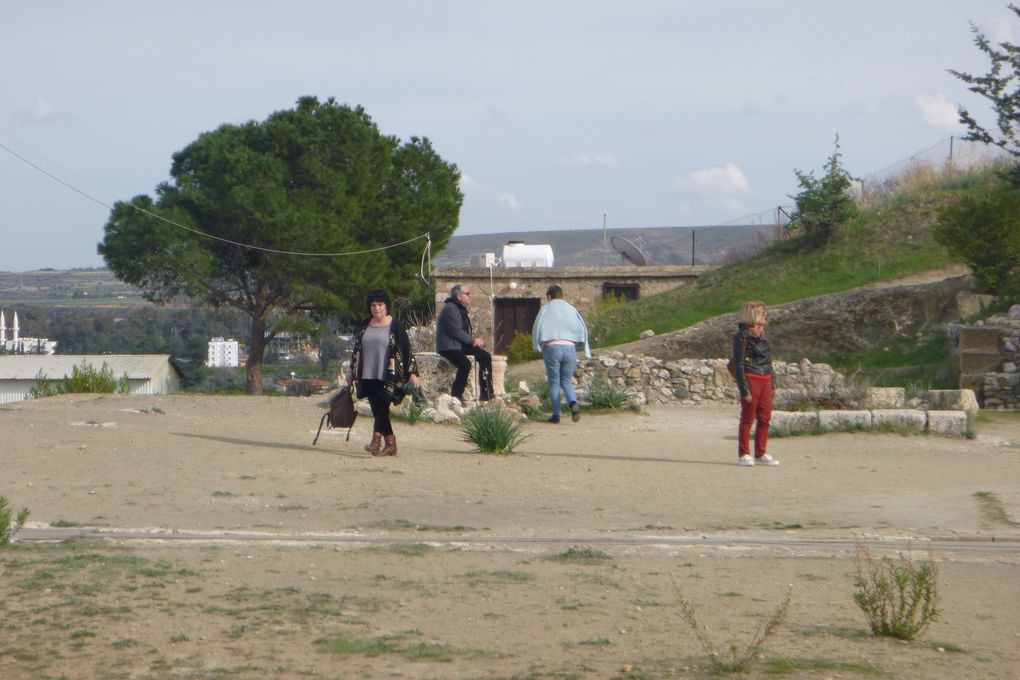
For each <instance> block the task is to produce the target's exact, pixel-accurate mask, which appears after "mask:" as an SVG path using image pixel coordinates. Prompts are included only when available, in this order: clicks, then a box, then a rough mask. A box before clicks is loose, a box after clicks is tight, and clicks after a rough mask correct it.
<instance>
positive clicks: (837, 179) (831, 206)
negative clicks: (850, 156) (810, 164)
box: [790, 135, 857, 247]
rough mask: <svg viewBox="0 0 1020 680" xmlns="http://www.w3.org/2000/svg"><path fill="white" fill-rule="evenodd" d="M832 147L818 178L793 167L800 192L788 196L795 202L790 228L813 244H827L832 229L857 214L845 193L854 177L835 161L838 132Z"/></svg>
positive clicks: (853, 203)
mask: <svg viewBox="0 0 1020 680" xmlns="http://www.w3.org/2000/svg"><path fill="white" fill-rule="evenodd" d="M835 146H836V149H835V151H833V153H832V155H831V156H829V160H828V162H827V163H826V165H825V167H826V170H825V175H824V176H823V177H822V178H821V179H815V176H814V173H813V172H811V173H803V172H801V171H800V170H794V173H795V174H796V175H797V181H798V183H799V184H800V187H801V192H800V193H799V194H797V195H796V196H791V197H790V198H792V199H793V200H794V201H796V203H797V212H796V213H795V214H794V216H793V219H792V220H791V221H790V229H791V230H793V231H795V232H801V233H803V234H804V235H805V236H806V237H807V240H808V242H809V243H810V244H811V245H812V246H814V247H818V246H823V245H825V244H827V243H828V242H829V239H830V238H832V235H833V233H834V232H835V231H836V228H837V227H839V225H841V224H843V223H845V222H847V221H849V220H850V219H852V218H853V217H854V216H855V215H856V214H857V204H856V203H855V202H854V198H853V196H851V195H850V193H849V189H850V187H851V185H852V184H853V182H854V178H853V177H851V176H850V173H848V172H847V171H846V170H844V169H843V166H842V165H841V164H840V162H839V159H840V153H839V135H837V136H836V143H835Z"/></svg>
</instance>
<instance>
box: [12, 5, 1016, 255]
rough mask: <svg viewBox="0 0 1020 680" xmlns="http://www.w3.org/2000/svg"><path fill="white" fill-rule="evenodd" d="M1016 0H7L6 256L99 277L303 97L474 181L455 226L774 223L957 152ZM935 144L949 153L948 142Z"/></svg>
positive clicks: (1009, 31) (1008, 36)
mask: <svg viewBox="0 0 1020 680" xmlns="http://www.w3.org/2000/svg"><path fill="white" fill-rule="evenodd" d="M1007 5H1008V3H1007V1H1006V0H967V1H966V2H964V1H963V0H925V2H923V3H917V2H913V1H908V0H856V2H853V3H835V2H824V1H821V2H820V1H819V0H772V1H771V2H761V1H760V0H729V1H728V2H711V1H707V0H696V1H695V0H638V1H636V2H630V3H624V2H620V0H611V1H610V0H541V1H538V0H512V1H510V0H506V1H503V2H497V1H486V0H473V1H468V0H463V1H453V0H429V1H428V2H423V1H420V0H401V1H393V0H376V1H375V2H371V3H368V2H361V1H359V2H348V1H347V0H289V1H288V2H281V1H276V2H270V1H268V0H216V1H214V2H210V1H209V0H201V1H195V0H174V2H160V3H157V2H152V1H149V0H90V1H89V2H80V1H78V0H39V1H38V2H21V1H19V0H0V10H2V16H3V21H2V23H0V62H2V63H4V64H7V66H6V67H5V69H4V75H3V87H0V145H2V147H3V148H0V270H2V271H29V270H34V269H40V268H46V267H52V268H56V269H69V268H75V267H101V266H103V260H102V258H101V257H100V256H99V255H98V254H97V252H96V245H97V243H99V242H100V241H101V240H102V239H103V227H104V225H105V224H106V221H107V219H108V218H109V213H110V206H112V205H113V203H114V202H115V201H127V200H130V199H131V198H133V197H135V196H138V195H141V194H148V195H150V196H151V195H153V194H154V189H155V187H156V186H157V185H158V184H159V183H161V182H164V181H168V180H169V179H170V175H169V170H170V163H171V158H172V155H173V154H174V153H175V152H177V151H179V150H181V149H183V148H184V147H186V146H187V145H188V144H190V143H191V142H192V141H194V140H195V139H196V138H197V137H198V136H199V135H200V134H202V133H203V132H208V131H211V130H214V129H216V128H217V127H219V126H220V125H222V124H224V123H232V124H240V123H244V122H247V121H249V120H264V119H265V118H266V117H267V116H268V115H269V114H271V113H272V112H274V111H279V110H283V109H290V108H293V107H294V105H295V103H296V102H297V100H298V98H299V97H301V96H304V95H314V96H317V97H319V98H320V99H323V100H324V99H326V98H328V97H334V98H335V99H336V100H337V101H338V102H340V103H344V104H349V105H351V106H357V105H360V106H363V107H364V108H365V110H366V112H367V113H368V114H369V115H370V116H371V117H372V119H373V120H374V121H375V122H376V124H377V125H378V126H379V128H380V131H381V132H382V133H383V134H388V135H396V136H398V137H400V138H401V139H403V140H406V139H408V138H409V137H411V136H424V137H428V138H429V139H430V140H431V141H432V143H433V146H434V148H435V150H436V151H437V152H438V153H439V154H440V155H441V156H442V157H443V158H444V159H445V160H447V161H450V162H453V163H455V164H456V165H457V166H458V168H459V169H460V171H461V173H462V178H461V189H462V191H463V193H464V197H465V198H464V205H463V207H462V209H461V214H460V226H459V228H458V231H457V234H482V233H496V232H502V231H540V230H560V229H593V228H603V225H605V226H606V227H607V228H608V229H624V228H649V227H659V226H705V225H723V224H745V223H754V222H756V221H760V220H761V219H762V216H763V215H769V214H771V212H770V211H773V210H774V209H775V208H776V206H779V205H789V204H791V203H792V200H791V199H790V196H791V195H793V194H796V193H797V191H798V190H799V187H798V184H797V178H796V175H795V172H794V171H795V170H801V171H804V172H814V173H815V174H816V176H819V175H821V174H822V172H823V168H824V165H825V162H826V160H827V159H828V157H829V156H830V155H831V154H832V153H833V151H834V141H835V138H836V135H838V136H839V140H840V152H841V153H842V162H843V165H844V167H845V168H846V169H847V170H848V171H849V172H850V173H851V174H853V175H855V176H859V177H864V176H869V175H873V174H874V173H880V172H882V171H885V170H887V169H889V168H891V167H897V166H898V165H902V164H903V163H905V162H906V161H907V160H908V159H910V158H911V157H913V156H915V155H916V154H919V153H922V152H925V151H929V152H930V153H941V150H942V149H948V145H949V144H948V140H949V139H950V138H951V137H953V136H957V137H958V136H959V135H961V134H962V133H963V132H964V130H963V128H962V127H961V126H960V124H959V122H958V116H957V113H956V110H957V106H958V105H959V104H963V105H965V106H966V107H967V108H968V109H970V110H971V111H972V112H974V113H975V114H977V115H978V118H979V119H980V120H982V121H983V122H991V120H992V119H991V113H990V110H989V109H988V106H987V104H986V103H985V102H984V100H983V99H981V98H980V97H978V96H977V95H974V94H972V93H969V92H968V91H967V89H966V87H965V85H964V83H962V82H961V81H959V80H957V79H956V78H954V77H953V76H952V75H951V74H950V73H948V72H947V69H950V68H952V69H956V70H958V71H964V72H969V73H973V74H976V75H979V74H984V73H985V72H986V71H987V67H988V61H987V57H986V56H985V55H984V54H983V53H981V52H980V51H979V50H978V49H977V47H976V46H975V45H974V42H973V39H974V35H973V33H972V32H971V24H974V25H976V26H977V27H978V28H979V29H980V30H981V31H983V32H984V33H985V34H986V35H988V37H989V38H991V39H992V40H993V41H994V42H1000V41H1009V42H1014V43H1015V42H1018V41H1020V20H1018V19H1017V17H1016V16H1015V15H1014V14H1013V13H1012V12H1010V11H1009V9H1008V6H1007ZM932 150H934V151H932Z"/></svg>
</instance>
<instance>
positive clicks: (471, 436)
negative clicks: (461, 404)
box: [460, 408, 528, 454]
mask: <svg viewBox="0 0 1020 680" xmlns="http://www.w3.org/2000/svg"><path fill="white" fill-rule="evenodd" d="M460 426H461V439H462V440H463V441H466V442H471V443H472V444H474V445H475V446H476V447H478V451H480V452H481V453H503V454H509V453H513V450H514V448H515V447H516V446H518V445H519V444H520V443H521V442H523V441H524V440H525V439H527V438H528V435H525V434H524V432H523V426H522V425H521V423H518V422H514V420H513V418H512V417H511V416H510V414H509V413H504V412H503V411H499V410H495V409H487V408H480V409H474V410H473V411H468V412H467V413H465V414H464V417H463V418H462V419H461V425H460Z"/></svg>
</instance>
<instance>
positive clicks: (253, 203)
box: [98, 97, 463, 394]
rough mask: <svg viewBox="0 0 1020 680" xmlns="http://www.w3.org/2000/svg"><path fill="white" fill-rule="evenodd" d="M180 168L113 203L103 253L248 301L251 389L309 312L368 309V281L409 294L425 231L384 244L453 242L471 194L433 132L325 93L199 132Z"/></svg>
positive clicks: (145, 284)
mask: <svg viewBox="0 0 1020 680" xmlns="http://www.w3.org/2000/svg"><path fill="white" fill-rule="evenodd" d="M170 174H171V176H172V177H173V181H171V182H165V183H162V184H160V185H159V186H158V187H157V188H156V192H155V194H156V195H155V198H152V197H149V196H147V195H141V196H137V197H135V198H134V199H132V200H131V201H130V202H118V203H117V204H115V205H114V207H113V210H112V211H111V215H110V219H109V221H108V222H107V224H106V227H105V236H104V239H103V241H102V242H101V243H100V244H99V247H98V249H99V254H100V255H102V256H103V258H104V259H105V261H106V264H107V266H109V267H110V269H111V270H112V271H113V272H114V273H115V274H116V275H117V277H118V278H119V279H121V280H122V281H125V282H127V283H131V284H134V285H136V286H139V287H141V288H142V290H143V291H144V295H145V297H146V298H148V299H149V300H152V301H154V302H165V301H168V300H170V299H173V298H177V297H180V296H186V297H187V298H189V299H190V300H191V301H192V302H194V303H197V304H201V305H206V306H211V307H230V308H235V309H238V310H241V311H242V312H243V313H244V314H246V315H247V317H248V318H249V319H250V330H251V334H250V339H249V341H248V366H247V371H248V375H247V382H248V392H249V393H251V394H259V393H261V391H262V362H263V359H264V357H265V352H266V348H267V346H268V343H269V341H270V340H271V339H272V338H273V337H274V336H275V335H276V334H277V333H278V332H279V331H281V330H287V329H294V328H300V327H301V326H302V324H307V323H308V321H307V319H308V313H309V312H318V313H332V314H337V315H341V316H348V317H351V316H361V315H363V314H364V309H363V302H362V301H363V300H364V294H365V292H366V290H367V289H369V288H375V287H378V288H385V289H387V290H389V291H390V293H391V294H392V295H407V294H409V293H411V292H412V290H413V288H414V286H416V285H417V284H416V283H415V281H416V278H417V275H418V273H419V265H420V260H421V253H422V250H423V248H424V246H425V241H424V240H417V241H413V242H411V243H406V244H404V245H401V246H398V247H392V248H387V247H386V246H390V245H392V244H398V243H403V242H405V241H408V240H410V239H414V238H415V237H418V236H420V235H423V234H425V233H429V234H431V240H432V243H433V246H434V247H435V248H437V249H442V248H443V247H444V246H445V245H446V243H447V242H448V241H449V238H450V236H451V235H452V234H453V232H454V230H455V229H456V227H457V221H458V216H459V212H460V206H461V203H462V201H463V196H462V194H461V192H460V189H459V186H458V185H459V179H460V173H459V171H458V169H457V167H456V165H454V164H452V163H448V162H446V161H444V160H443V159H442V158H441V157H440V156H439V155H438V154H437V153H436V152H435V151H434V150H433V148H432V145H431V144H430V142H429V141H428V140H427V139H425V138H418V137H412V138H411V139H410V140H409V141H407V142H406V143H401V142H400V140H398V139H397V138H396V137H392V136H385V135H382V134H381V133H380V132H379V130H378V128H377V127H376V125H375V123H374V122H373V121H372V120H371V118H370V117H369V116H368V114H367V113H365V111H364V110H363V109H362V108H361V107H357V108H350V107H348V106H343V105H339V104H337V103H336V102H335V101H334V100H333V99H329V100H327V101H325V102H320V101H319V100H318V99H316V98H314V97H303V98H301V99H300V100H298V102H297V106H296V107H295V108H294V109H292V110H284V111H278V112H276V113H273V114H272V115H270V116H269V117H268V118H267V119H266V120H265V121H261V122H259V121H251V122H248V123H245V124H242V125H223V126H221V127H219V128H218V129H216V130H214V131H212V132H208V133H204V134H202V135H200V136H199V137H198V139H196V140H195V141H194V142H192V143H191V144H190V145H189V146H187V147H186V148H185V149H184V150H182V151H180V152H178V153H176V154H174V156H173V164H172V166H171V171H170ZM354 252H357V253H361V254H358V255H354V256H350V255H347V254H349V253H354ZM324 254H326V255H325V256H324ZM341 254H344V255H341Z"/></svg>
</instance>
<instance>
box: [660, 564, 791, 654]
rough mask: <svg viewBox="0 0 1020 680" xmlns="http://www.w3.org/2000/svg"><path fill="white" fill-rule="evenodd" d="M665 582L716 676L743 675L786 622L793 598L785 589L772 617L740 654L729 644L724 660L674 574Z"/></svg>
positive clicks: (764, 622) (736, 648) (734, 644)
mask: <svg viewBox="0 0 1020 680" xmlns="http://www.w3.org/2000/svg"><path fill="white" fill-rule="evenodd" d="M669 580H670V583H672V584H673V590H674V591H675V592H676V594H677V598H678V599H679V604H680V618H682V619H683V620H684V621H685V622H686V623H687V625H688V626H690V627H691V630H693V631H694V635H695V637H696V638H697V639H698V642H699V643H700V644H701V648H702V649H704V650H705V652H706V653H707V654H708V658H709V661H711V663H712V670H713V671H714V672H716V673H746V672H747V671H748V669H749V668H750V666H751V662H752V661H753V660H754V657H755V655H756V654H757V653H758V652H759V650H760V649H761V646H762V644H764V643H765V640H766V639H768V638H769V637H770V636H771V635H773V634H774V633H775V632H776V631H777V630H779V627H780V626H781V625H782V624H783V621H785V620H786V615H787V614H788V613H789V611H790V601H791V599H792V598H793V586H789V587H788V588H787V590H786V597H785V598H783V601H782V602H781V603H780V604H779V606H778V607H776V610H775V611H774V612H772V615H771V616H769V617H768V618H767V619H766V620H765V621H763V622H762V624H761V625H760V626H758V630H757V631H755V634H754V636H753V637H752V638H751V641H750V642H749V643H748V644H747V646H746V647H745V648H744V649H743V650H742V651H741V650H740V648H739V647H738V646H737V644H736V643H733V642H731V643H730V646H729V656H728V658H726V657H723V655H722V653H720V651H719V648H718V647H717V646H716V644H715V642H714V641H713V640H712V637H711V636H710V635H709V634H708V629H707V628H705V624H703V623H702V622H701V619H700V618H699V617H698V610H697V607H695V606H694V604H693V603H692V602H691V601H690V600H688V599H687V597H686V596H685V595H684V593H683V589H682V588H680V584H679V583H678V582H677V580H676V575H675V574H670V575H669Z"/></svg>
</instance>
